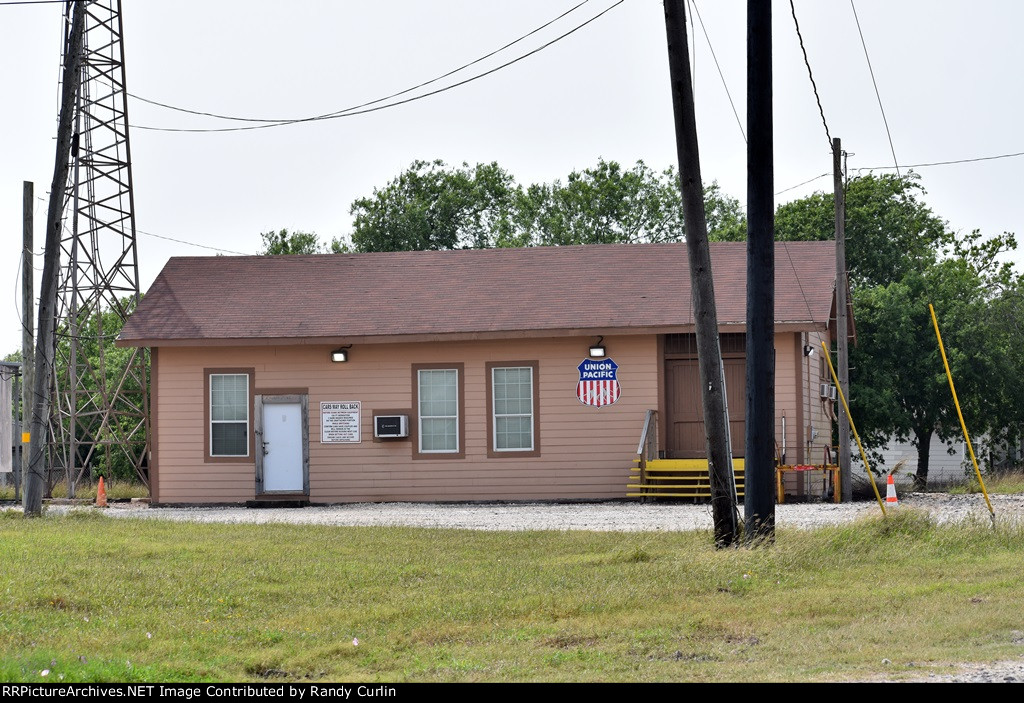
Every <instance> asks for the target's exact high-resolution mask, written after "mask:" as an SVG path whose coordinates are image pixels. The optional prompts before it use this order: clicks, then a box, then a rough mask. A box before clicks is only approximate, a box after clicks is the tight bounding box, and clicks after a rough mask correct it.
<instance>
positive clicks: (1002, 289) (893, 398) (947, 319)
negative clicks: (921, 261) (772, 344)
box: [851, 232, 1024, 487]
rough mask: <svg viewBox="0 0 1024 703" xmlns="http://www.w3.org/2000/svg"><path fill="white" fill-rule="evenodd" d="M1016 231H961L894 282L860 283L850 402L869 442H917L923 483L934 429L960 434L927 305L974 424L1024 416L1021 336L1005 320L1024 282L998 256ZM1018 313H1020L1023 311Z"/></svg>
mask: <svg viewBox="0 0 1024 703" xmlns="http://www.w3.org/2000/svg"><path fill="white" fill-rule="evenodd" d="M1015 246H1016V243H1015V241H1014V238H1013V236H1012V235H1007V234H1004V235H1001V236H999V237H994V238H992V239H990V240H987V241H983V240H982V239H981V237H980V235H979V234H978V233H977V232H973V233H972V234H970V235H967V236H965V237H954V238H952V240H951V242H950V247H949V248H948V249H947V250H946V251H945V252H944V256H942V258H941V259H940V260H938V261H935V262H934V263H932V264H930V265H928V266H927V267H925V268H924V269H923V270H916V269H914V270H910V271H908V272H907V273H906V274H905V275H904V276H903V277H902V278H900V279H899V280H897V281H893V282H891V283H888V284H887V285H875V286H863V285H862V286H860V287H858V288H856V289H854V308H855V310H856V316H857V333H858V345H857V346H856V347H855V348H854V349H853V350H852V351H851V366H852V367H853V368H852V370H851V385H852V389H851V410H852V412H853V413H854V415H855V417H856V418H857V425H858V428H859V429H860V431H861V434H862V435H863V437H864V438H865V439H866V440H867V444H868V445H869V446H874V447H878V446H881V445H884V444H885V443H886V442H887V441H888V440H889V439H891V438H892V437H894V436H895V437H897V438H899V439H901V440H906V439H908V438H909V439H910V440H911V441H912V442H913V444H914V445H915V447H916V448H917V454H918V463H917V474H916V476H915V483H916V484H917V486H919V487H923V486H924V485H925V484H926V482H927V479H928V469H929V460H930V457H929V447H930V442H931V439H932V436H933V435H937V436H938V437H939V438H940V439H942V440H945V441H953V440H955V439H958V438H959V437H960V436H961V429H960V424H959V420H958V418H957V413H956V408H955V406H954V404H953V399H952V396H951V394H950V390H949V385H948V382H947V379H946V375H945V370H944V367H943V364H942V359H941V356H940V353H939V348H938V343H937V340H936V338H935V332H934V328H933V326H932V321H931V316H930V313H929V310H928V305H929V303H931V304H932V305H934V307H935V311H936V315H937V317H938V320H939V325H940V329H941V331H942V336H943V342H944V344H945V347H946V354H947V357H948V359H949V364H950V369H951V371H952V373H953V378H954V380H955V382H956V386H957V396H958V398H959V401H960V406H961V409H962V411H963V415H964V418H965V421H966V422H967V424H968V429H969V430H970V431H971V433H972V434H974V435H975V436H980V435H981V434H982V433H986V432H987V433H990V434H992V435H997V436H999V435H1002V436H1004V437H1005V436H1007V435H1012V434H1015V433H1016V428H1019V423H1020V405H1019V402H1020V398H1021V392H1022V384H1021V382H1020V381H1019V380H1018V379H1019V378H1020V376H1021V371H1022V369H1024V367H1021V366H1020V363H1021V356H1020V354H1019V353H1016V352H1015V351H1014V349H1013V347H1014V345H1016V344H1020V342H1021V341H1022V339H1024V338H1022V337H1021V335H1020V331H1019V329H1017V330H1016V332H1014V330H1013V329H1012V328H1009V327H1008V326H1007V325H1006V324H1005V321H1004V320H1003V319H1002V317H1003V315H1004V314H1005V313H1006V311H1007V309H1008V308H1011V307H1013V305H1014V303H1015V302H1016V301H1014V300H1013V299H1012V298H1007V297H1006V294H1007V293H1010V294H1013V295H1015V294H1016V293H1015V291H1017V290H1019V281H1015V279H1014V276H1013V272H1012V269H1011V268H1010V267H1008V266H1003V265H998V264H995V263H994V261H995V259H994V256H995V255H997V254H998V253H1001V252H1004V251H1009V250H1011V249H1013V248H1014V247H1015ZM1018 314H1019V313H1018Z"/></svg>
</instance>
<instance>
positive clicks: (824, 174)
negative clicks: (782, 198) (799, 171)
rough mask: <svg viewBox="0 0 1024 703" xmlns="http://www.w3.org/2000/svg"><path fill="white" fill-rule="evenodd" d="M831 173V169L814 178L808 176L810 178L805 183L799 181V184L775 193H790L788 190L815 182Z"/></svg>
mask: <svg viewBox="0 0 1024 703" xmlns="http://www.w3.org/2000/svg"><path fill="white" fill-rule="evenodd" d="M831 175H832V172H831V171H828V172H826V173H819V174H818V175H817V176H815V177H814V178H808V179H807V180H806V181H804V182H803V183H797V184H796V185H795V186H790V187H789V188H784V189H783V190H780V191H778V192H777V193H775V195H782V194H783V193H788V192H789V191H791V190H796V189H797V188H799V187H800V186H805V185H807V184H808V183H814V182H815V181H816V180H818V179H819V178H824V177H825V176H831Z"/></svg>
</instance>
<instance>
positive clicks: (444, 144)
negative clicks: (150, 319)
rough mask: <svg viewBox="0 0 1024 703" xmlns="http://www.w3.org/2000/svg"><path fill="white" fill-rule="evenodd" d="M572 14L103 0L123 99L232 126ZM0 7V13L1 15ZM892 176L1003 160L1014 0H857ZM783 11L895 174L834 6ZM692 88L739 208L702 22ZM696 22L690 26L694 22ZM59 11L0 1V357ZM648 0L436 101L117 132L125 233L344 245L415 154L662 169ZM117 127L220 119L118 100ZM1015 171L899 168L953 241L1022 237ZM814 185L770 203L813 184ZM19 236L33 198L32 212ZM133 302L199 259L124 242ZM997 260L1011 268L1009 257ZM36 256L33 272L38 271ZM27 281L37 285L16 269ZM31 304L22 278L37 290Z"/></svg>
mask: <svg viewBox="0 0 1024 703" xmlns="http://www.w3.org/2000/svg"><path fill="white" fill-rule="evenodd" d="M579 1H580V0H516V1H515V2H480V1H479V0H461V1H460V0H418V1H417V0H377V1H375V2H355V1H351V2H327V1H326V0H289V2H281V1H280V0H279V1H277V2H270V1H269V0H250V1H249V2H244V3H243V2H240V1H239V0H230V1H229V0H176V1H175V2H173V3H169V2H161V3H157V2H146V1H142V2H137V1H133V0H125V1H124V10H123V12H124V18H123V21H124V27H125V52H126V70H127V84H128V87H129V90H130V91H131V92H133V93H135V94H137V95H139V96H142V97H146V98H149V99H152V100H157V101H160V102H165V103H169V104H173V105H177V106H181V107H186V108H191V109H196V110H203V111H211V112H218V113H226V114H231V115H240V116H247V117H266V118H279V117H286V118H290V117H303V116H307V115H314V114H320V113H325V112H330V111H333V110H338V109H342V108H346V107H349V106H351V105H355V104H359V103H363V102H366V101H369V100H373V99H375V98H379V97H383V96H385V95H389V94H391V93H394V92H397V91H399V90H402V89H404V88H407V87H409V86H412V85H415V84H418V83H420V82H423V81H425V80H429V79H431V78H434V77H436V76H438V75H441V74H443V73H446V72H447V71H449V70H451V69H453V68H455V67H457V66H460V65H462V64H464V63H467V62H469V61H471V60H473V59H476V58H478V57H480V56H482V55H484V54H486V53H488V52H490V51H492V50H494V49H496V48H498V47H500V46H502V45H503V44H505V43H507V42H509V41H511V40H512V39H515V38H516V37H519V36H520V35H523V34H525V33H527V32H528V31H530V30H532V29H534V28H536V27H538V26H540V25H542V24H544V23H545V22H547V21H549V20H550V19H552V18H554V17H556V16H557V15H559V14H561V13H562V12H564V11H565V10H568V9H569V8H571V7H573V6H574V5H576V4H577V3H578V2H579ZM616 1H617V0H589V1H588V2H586V3H585V4H583V6H582V7H580V8H579V9H577V10H575V11H574V12H572V13H570V14H569V15H567V16H566V17H565V18H563V19H562V20H560V21H559V22H557V23H555V24H554V25H552V26H551V27H549V28H547V29H545V30H543V31H542V32H539V33H538V34H536V35H534V36H533V37H531V38H530V39H528V40H526V41H524V42H521V43H519V44H517V45H515V46H514V47H512V48H511V49H509V50H506V51H505V52H502V53H501V54H499V55H497V56H495V57H494V58H492V59H489V60H488V61H486V62H483V63H481V64H478V65H476V66H474V67H473V68H471V69H469V70H468V71H467V72H465V74H458V76H455V77H452V78H451V79H449V80H446V81H445V82H442V83H439V84H435V86H432V87H437V86H440V85H444V84H445V83H447V82H453V81H455V80H456V79H457V78H462V77H469V76H470V75H473V74H476V73H480V72H482V71H484V70H488V69H491V68H494V67H495V66H498V65H500V64H502V63H505V62H506V61H508V60H510V59H513V58H515V57H517V56H520V55H521V54H524V53H526V52H527V51H530V50H532V49H535V48H536V47H538V46H540V45H542V44H544V43H546V42H548V41H550V40H551V39H554V38H555V37H557V36H558V35H561V34H563V33H565V32H567V31H569V30H571V29H572V28H574V27H576V26H577V25H580V24H582V23H583V22H585V21H586V20H588V19H590V18H591V17H593V16H595V15H597V14H599V13H600V12H602V11H603V10H605V9H607V8H610V7H612V6H613V5H615V4H616ZM695 4H696V6H697V8H698V10H699V12H700V14H701V16H702V18H703V23H704V27H705V28H706V30H707V34H708V35H709V37H710V42H711V46H712V47H713V49H714V52H715V54H716V55H717V57H718V61H719V63H720V65H721V70H722V73H723V74H724V77H725V83H726V84H727V85H728V88H729V90H730V91H731V93H732V98H733V101H734V102H735V105H736V110H737V111H738V113H739V115H740V118H741V119H743V118H744V116H745V111H746V107H745V105H746V100H745V91H746V85H745V83H746V70H745V56H746V54H745V51H746V49H745V45H744V42H745V22H746V3H745V2H743V1H742V0H716V1H715V2H710V1H709V0H696V2H695ZM0 5H2V3H0ZM856 8H857V12H858V14H859V16H860V21H861V27H862V29H863V33H864V40H865V42H866V44H867V48H868V51H869V54H870V57H871V62H872V65H873V68H874V74H875V78H876V80H877V83H878V89H879V92H880V94H881V99H882V104H883V106H884V108H885V112H886V116H887V118H888V123H889V128H890V130H891V136H892V143H893V147H894V149H895V153H896V157H897V158H898V160H899V163H900V164H901V165H909V164H921V163H930V162H936V161H949V160H957V159H970V158H977V157H988V156H994V155H999V154H1007V153H1014V152H1018V151H1024V138H1021V137H1019V136H1017V134H1016V131H1017V123H1018V121H1019V115H1020V114H1021V111H1022V105H1021V103H1022V99H1024V91H1022V90H1021V88H1022V85H1021V82H1022V79H1021V75H1022V71H1021V67H1022V66H1024V42H1021V41H1020V40H1019V30H1020V27H1021V26H1024V3H1020V2H1014V1H1012V0H972V1H970V2H968V1H966V0H947V1H945V2H937V1H936V0H902V1H901V2H891V1H883V0H857V1H856ZM796 10H797V17H798V19H799V20H800V25H801V30H802V32H803V36H804V40H805V43H806V48H807V53H808V56H809V59H810V63H811V67H812V69H813V70H814V75H815V78H816V81H817V84H818V89H819V91H820V94H821V100H822V105H823V108H824V111H825V117H826V119H827V121H828V126H829V129H830V130H831V133H832V135H833V136H838V137H841V138H842V140H843V146H844V148H845V149H846V150H848V151H849V152H850V153H851V156H850V159H849V166H850V168H851V169H856V168H864V167H879V166H880V167H886V166H892V165H893V155H892V153H891V151H890V146H889V140H888V138H887V136H886V130H885V125H884V124H883V121H882V116H881V113H880V111H879V106H878V101H877V99H876V97H875V92H874V89H873V87H872V82H871V75H870V73H869V71H868V65H867V63H866V61H865V57H864V50H863V48H862V47H861V42H860V38H859V36H858V32H857V25H856V23H855V21H854V14H853V10H852V9H851V5H850V2H848V0H828V1H823V0H813V1H812V0H797V1H796ZM773 13H774V42H775V56H774V62H775V63H774V74H775V79H774V88H775V96H774V102H775V183H776V190H777V191H782V190H783V189H787V188H789V187H790V186H794V185H796V184H799V183H801V182H804V181H807V180H808V179H811V178H813V177H814V176H817V175H819V174H823V173H826V172H829V171H830V170H831V155H830V153H829V148H828V142H827V140H826V136H825V130H824V127H823V126H822V122H821V117H820V116H819V114H818V108H817V105H816V104H815V102H814V95H813V93H812V90H811V85H810V81H809V80H808V77H807V70H806V68H805V67H804V63H803V58H802V55H801V53H800V48H799V44H798V42H797V36H796V32H795V30H794V27H793V19H792V17H791V15H790V8H789V3H788V1H787V2H774V3H773ZM693 24H695V26H696V29H697V36H696V39H695V40H693V39H691V46H692V47H695V53H696V55H695V60H694V71H695V85H696V89H695V93H696V95H695V97H696V104H697V121H698V130H699V138H700V149H701V165H702V171H703V176H704V179H705V181H707V182H710V181H712V180H717V181H718V182H719V183H720V184H721V186H722V188H723V189H724V190H725V191H726V192H727V193H728V194H730V195H732V196H734V197H736V198H738V199H739V200H740V201H741V202H744V201H745V197H746V192H745V191H746V173H745V170H746V151H745V144H744V141H743V137H742V135H741V132H740V128H739V126H738V125H737V121H736V118H735V117H734V115H733V111H732V108H731V107H730V105H729V100H728V98H727V96H726V92H725V88H724V87H723V83H722V79H721V78H720V77H719V74H718V70H717V69H716V67H715V63H714V61H713V59H712V56H711V52H710V50H709V44H708V41H707V40H706V39H705V37H704V33H703V30H702V29H701V27H700V24H699V23H693ZM692 26H693V25H691V28H692ZM61 32H62V15H61V6H60V5H59V4H44V5H36V6H0V63H2V65H3V66H5V70H4V72H3V85H4V94H5V106H4V109H3V110H0V139H2V140H3V143H2V150H0V153H2V155H0V231H2V232H3V242H4V244H5V245H6V246H5V251H6V252H7V254H5V255H3V256H2V257H0V355H3V354H5V353H7V352H10V351H13V350H15V349H18V348H20V331H19V330H20V326H19V322H18V318H17V315H16V312H15V310H16V306H17V305H19V302H18V299H17V298H18V296H20V284H19V283H18V269H19V262H18V257H17V256H16V254H17V252H18V250H19V248H20V241H21V192H22V181H24V180H30V181H34V182H35V184H36V195H37V196H39V198H44V197H45V196H46V192H47V191H48V189H49V184H50V181H51V179H52V174H53V159H54V148H55V143H54V136H55V134H56V120H57V103H58V93H57V78H58V70H59V62H60V39H61ZM665 46H666V45H665V28H664V13H663V7H662V4H661V2H658V1H657V0H625V1H624V2H622V3H621V4H619V5H618V6H616V7H613V8H612V9H610V10H609V11H608V12H607V14H605V15H603V16H602V17H600V18H598V19H596V20H595V21H593V22H591V23H590V24H588V25H587V26H585V27H583V28H582V29H580V30H579V31H577V32H575V33H573V34H571V35H570V36H568V37H566V38H565V39H562V40H561V41H559V42H557V43H555V44H553V45H552V46H550V47H548V48H546V49H544V50H543V51H540V52H539V53H537V54H535V55H533V56H530V57H528V58H526V59H524V60H523V61H520V62H518V63H516V64H514V65H512V66H509V67H507V68H505V69H502V70H499V71H497V72H495V73H493V74H491V75H488V76H486V77H483V78H481V79H480V80H477V81H474V82H472V83H469V84H468V85H464V86H461V87H458V88H455V89H453V90H451V91H448V92H445V93H442V94H439V95H435V96H432V97H428V98H425V99H423V100H420V101H417V102H413V103H410V104H406V105H401V106H398V107H395V108H392V109H388V110H383V111H379V112H373V113H370V114H365V115H359V116H354V117H349V118H345V119H338V120H330V121H323V122H316V123H309V124H299V125H291V126H283V127H276V128H272V129H264V130H255V131H248V132H234V133H212V134H193V133H172V132H153V131H143V130H139V129H136V130H134V131H133V132H132V133H131V141H132V157H133V170H134V183H135V206H136V220H137V227H138V229H139V230H140V231H144V232H147V233H151V234H156V235H161V236H163V237H171V238H175V239H180V240H185V241H189V242H194V243H196V244H202V245H205V246H208V247H217V248H221V249H224V250H229V251H234V252H244V253H255V252H256V251H257V249H258V248H259V245H260V238H259V234H260V233H261V232H265V231H268V230H272V229H279V228H282V227H287V228H290V229H301V230H307V231H315V232H317V233H318V234H319V235H321V238H322V239H324V240H330V239H331V238H332V237H335V236H340V235H345V234H347V233H348V232H349V231H350V227H351V216H350V215H349V207H350V205H351V203H352V201H353V200H354V199H356V198H358V197H361V196H364V195H369V194H370V193H371V192H372V190H373V188H374V187H379V186H383V185H384V184H386V183H387V182H388V181H389V180H390V179H392V178H394V177H395V176H396V175H398V174H399V173H400V172H401V171H402V170H404V169H405V168H407V167H408V166H409V164H410V163H411V162H412V161H413V160H414V159H443V160H445V161H447V162H449V163H451V164H459V163H462V162H463V161H465V162H468V163H470V164H474V163H477V162H490V161H496V162H498V163H499V164H500V165H501V166H502V167H504V168H505V169H506V170H508V171H510V172H511V173H512V174H514V175H515V176H516V178H517V179H518V180H519V182H520V183H523V184H528V183H532V182H538V181H550V180H553V179H555V178H563V179H564V178H565V176H566V175H567V174H568V173H569V172H570V171H572V170H573V169H582V168H586V167H588V166H592V165H594V164H595V163H596V162H597V160H598V158H599V157H603V158H605V159H609V160H616V161H619V162H621V163H623V164H632V163H634V162H635V161H636V160H638V159H642V160H644V161H645V162H646V163H647V164H648V165H650V166H651V167H653V168H656V169H658V170H661V169H663V168H665V167H667V166H669V165H671V164H673V162H674V159H675V157H674V154H675V136H674V131H673V125H672V107H671V96H670V94H669V84H668V66H667V58H666V48H665ZM129 115H130V119H131V122H132V123H133V124H135V125H146V126H162V127H221V126H226V125H228V124H229V123H224V122H222V121H217V120H211V119H209V118H199V117H191V116H188V115H185V114H181V113H177V112H170V111H167V110H164V109H161V108H156V107H153V106H151V105H147V104H144V103H141V102H139V101H135V100H133V101H131V102H130V103H129ZM1022 163H1024V157H1022V158H1006V159H998V160H992V161H984V162H979V163H970V164H959V165H946V166H933V167H922V168H919V169H916V170H917V171H918V172H919V173H920V174H921V176H922V183H923V184H924V186H925V187H926V188H927V190H928V194H927V196H926V201H927V202H928V204H929V205H930V206H931V207H932V208H933V210H934V211H935V212H936V213H937V214H938V215H939V216H941V217H942V218H944V219H945V220H947V221H948V222H949V224H950V226H951V227H952V228H954V229H958V230H971V229H976V228H979V229H981V230H982V231H983V232H985V233H987V234H997V233H1000V232H1003V231H1011V232H1018V233H1021V234H1024V227H1021V226H1020V224H1021V221H1022V218H1024V199H1022V198H1021V197H1020V196H1019V194H1018V191H1019V189H1020V179H1019V178H1017V177H1015V174H1016V171H1017V170H1018V169H1019V168H1020V166H1021V164H1022ZM830 189H831V180H830V179H829V178H821V179H819V180H816V181H813V182H812V183H810V184H807V185H805V186H802V187H799V188H796V189H793V190H788V191H786V192H785V193H782V194H781V195H779V196H777V202H779V203H781V202H785V201H788V200H791V199H795V198H799V197H803V196H805V195H808V194H809V193H811V192H813V191H815V190H830ZM37 205H38V206H37V209H36V243H37V248H40V247H41V244H42V239H43V235H44V227H43V223H44V222H45V216H46V212H45V202H44V201H43V200H42V199H38V200H37ZM138 247H139V256H140V271H141V277H142V288H143V290H145V289H146V288H148V286H149V285H150V283H152V280H153V278H154V277H155V276H156V274H157V273H158V272H159V271H160V269H161V267H162V266H163V264H164V263H165V262H166V260H167V259H168V257H170V256H181V255H207V254H209V255H212V254H213V253H214V252H213V251H211V250H209V249H202V248H198V247H195V246H190V245H188V244H182V243H175V242H170V241H167V240H164V239H158V238H155V237H153V236H149V235H143V234H139V238H138ZM1016 258H1017V261H1018V262H1020V261H1022V257H1021V256H1019V255H1018V256H1017V257H1016ZM41 262H42V259H41V257H39V258H37V266H38V267H39V268H40V269H41V268H42V263H41ZM37 277H38V272H37ZM36 291H37V294H38V284H37V288H36Z"/></svg>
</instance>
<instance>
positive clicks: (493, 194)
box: [351, 161, 518, 251]
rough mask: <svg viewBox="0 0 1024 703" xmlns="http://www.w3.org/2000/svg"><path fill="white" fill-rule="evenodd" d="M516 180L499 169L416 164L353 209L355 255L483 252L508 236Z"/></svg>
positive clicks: (464, 165) (357, 203)
mask: <svg viewBox="0 0 1024 703" xmlns="http://www.w3.org/2000/svg"><path fill="white" fill-rule="evenodd" d="M517 191H518V186H516V184H515V179H513V177H512V176H511V175H510V174H509V173H508V172H506V171H505V170H504V169H502V168H501V167H500V166H498V165H497V164H496V163H490V164H477V165H476V166H469V165H468V164H465V163H464V164H462V166H461V167H458V168H450V167H448V166H447V165H446V164H445V163H444V162H443V161H430V162H428V161H415V162H413V164H412V166H410V167H409V169H408V170H406V171H405V172H404V173H402V174H400V175H399V176H398V177H397V178H395V179H394V180H392V181H391V182H390V183H388V184H387V185H385V186H384V187H383V188H380V189H377V188H374V190H373V195H372V196H370V197H367V198H359V199H358V200H356V201H355V202H354V203H352V208H351V214H352V215H354V216H355V221H354V223H353V231H352V243H353V246H354V247H355V249H356V251H418V250H425V249H482V248H486V247H490V246H494V244H495V241H496V238H498V237H501V236H503V234H506V235H507V231H508V227H509V215H510V209H511V206H512V201H513V198H514V196H515V194H516V192H517Z"/></svg>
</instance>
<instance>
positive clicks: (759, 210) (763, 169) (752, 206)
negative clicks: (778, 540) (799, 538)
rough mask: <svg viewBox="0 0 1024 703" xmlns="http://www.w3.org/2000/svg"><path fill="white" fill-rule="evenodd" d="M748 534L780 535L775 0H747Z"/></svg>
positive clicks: (750, 536)
mask: <svg viewBox="0 0 1024 703" xmlns="http://www.w3.org/2000/svg"><path fill="white" fill-rule="evenodd" d="M747 140H748V141H747V417H746V453H745V462H744V464H745V465H744V468H745V478H744V515H745V518H746V539H747V541H748V543H752V542H754V541H756V540H760V539H768V540H773V539H774V538H775V461H774V453H775V348H774V342H775V212H774V211H775V196H774V190H775V177H774V169H773V143H772V6H771V0H747Z"/></svg>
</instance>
